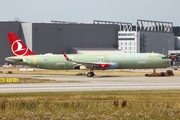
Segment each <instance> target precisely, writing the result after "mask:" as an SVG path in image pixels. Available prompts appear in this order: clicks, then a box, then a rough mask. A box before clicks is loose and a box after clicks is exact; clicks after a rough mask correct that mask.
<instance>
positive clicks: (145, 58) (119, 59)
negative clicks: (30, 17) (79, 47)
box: [5, 33, 171, 77]
mask: <svg viewBox="0 0 180 120" xmlns="http://www.w3.org/2000/svg"><path fill="white" fill-rule="evenodd" d="M8 37H9V41H10V45H11V50H12V52H13V55H14V56H11V57H6V58H5V60H6V61H8V62H12V63H15V64H20V65H27V66H31V67H35V68H41V69H52V70H73V69H79V70H89V72H88V73H87V77H93V76H94V75H95V74H94V72H93V71H94V70H108V69H153V70H154V72H155V69H156V68H166V67H169V66H170V65H171V59H169V58H168V57H167V56H166V55H163V54H159V53H131V54H129V53H120V54H117V53H116V54H66V53H65V52H62V54H43V55H37V54H35V53H33V52H32V51H31V50H30V49H29V48H28V47H27V46H26V45H25V44H24V43H23V42H22V41H21V39H19V37H18V36H17V35H16V34H15V33H8Z"/></svg>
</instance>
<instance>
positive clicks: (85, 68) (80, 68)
mask: <svg viewBox="0 0 180 120" xmlns="http://www.w3.org/2000/svg"><path fill="white" fill-rule="evenodd" d="M74 69H78V70H88V68H87V67H86V66H84V65H79V66H75V67H74Z"/></svg>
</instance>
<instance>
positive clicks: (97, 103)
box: [0, 90, 180, 120]
mask: <svg viewBox="0 0 180 120" xmlns="http://www.w3.org/2000/svg"><path fill="white" fill-rule="evenodd" d="M124 101H126V104H124ZM179 101H180V90H166V91H155V90H154V91H93V92H49V93H1V94H0V119H7V120H16V119H17V120H19V119H27V120H28V119H29V120H31V119H33V120H34V119H37V120H41V119H42V120H50V119H53V120H85V119H86V120H146V119H147V120H149V119H157V120H170V119H171V120H172V119H176V120H178V119H179V118H180V103H179Z"/></svg>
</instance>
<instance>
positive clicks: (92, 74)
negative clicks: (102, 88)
mask: <svg viewBox="0 0 180 120" xmlns="http://www.w3.org/2000/svg"><path fill="white" fill-rule="evenodd" d="M94 75H95V74H94V72H93V70H90V72H88V73H87V77H93V76H94Z"/></svg>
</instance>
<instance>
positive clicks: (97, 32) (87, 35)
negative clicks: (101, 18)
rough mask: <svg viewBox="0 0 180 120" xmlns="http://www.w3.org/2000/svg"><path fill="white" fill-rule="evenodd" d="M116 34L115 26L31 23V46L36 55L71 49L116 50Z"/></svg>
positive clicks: (67, 51) (57, 52) (68, 51)
mask: <svg viewBox="0 0 180 120" xmlns="http://www.w3.org/2000/svg"><path fill="white" fill-rule="evenodd" d="M117 33H118V32H117V26H116V25H102V24H101V25H97V24H53V23H33V24H32V36H33V41H32V44H33V45H32V46H33V51H34V52H35V53H37V54H45V53H53V54H59V53H61V52H62V51H65V52H66V53H70V48H72V47H91V48H93V47H103V48H105V47H108V48H109V47H114V48H117V45H118V40H117V39H118V38H117Z"/></svg>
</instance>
